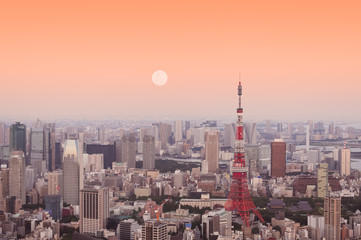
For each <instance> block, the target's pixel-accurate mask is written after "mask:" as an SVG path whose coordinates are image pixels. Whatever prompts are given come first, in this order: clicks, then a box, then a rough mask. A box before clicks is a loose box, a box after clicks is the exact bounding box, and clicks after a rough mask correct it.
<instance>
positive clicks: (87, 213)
mask: <svg viewBox="0 0 361 240" xmlns="http://www.w3.org/2000/svg"><path fill="white" fill-rule="evenodd" d="M79 210H80V212H79V216H80V219H79V220H80V233H81V234H84V233H85V234H89V235H95V234H96V232H97V230H99V229H105V228H106V221H107V218H108V217H109V190H108V189H106V188H102V189H87V188H84V189H83V190H81V191H80V209H79Z"/></svg>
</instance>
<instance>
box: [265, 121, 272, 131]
mask: <svg viewBox="0 0 361 240" xmlns="http://www.w3.org/2000/svg"><path fill="white" fill-rule="evenodd" d="M270 132H271V120H267V121H266V133H270Z"/></svg>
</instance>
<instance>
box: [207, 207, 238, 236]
mask: <svg viewBox="0 0 361 240" xmlns="http://www.w3.org/2000/svg"><path fill="white" fill-rule="evenodd" d="M202 233H203V234H202V235H203V236H204V237H206V239H212V237H211V236H212V235H214V234H219V235H221V236H224V237H230V236H231V235H232V212H230V211H225V209H221V210H215V211H210V212H208V213H206V214H203V215H202ZM215 239H216V238H215Z"/></svg>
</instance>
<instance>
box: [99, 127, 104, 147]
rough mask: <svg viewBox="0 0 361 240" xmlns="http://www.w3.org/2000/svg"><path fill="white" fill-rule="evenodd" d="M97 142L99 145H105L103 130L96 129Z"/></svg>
mask: <svg viewBox="0 0 361 240" xmlns="http://www.w3.org/2000/svg"><path fill="white" fill-rule="evenodd" d="M98 141H99V142H100V144H103V143H105V129H103V128H98Z"/></svg>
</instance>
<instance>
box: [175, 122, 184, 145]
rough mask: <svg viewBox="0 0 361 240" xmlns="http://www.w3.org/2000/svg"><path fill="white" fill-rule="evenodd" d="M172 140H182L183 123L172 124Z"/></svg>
mask: <svg viewBox="0 0 361 240" xmlns="http://www.w3.org/2000/svg"><path fill="white" fill-rule="evenodd" d="M174 138H175V141H176V142H180V141H182V139H183V122H182V121H175V122H174Z"/></svg>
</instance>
